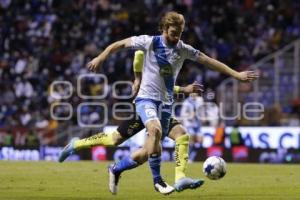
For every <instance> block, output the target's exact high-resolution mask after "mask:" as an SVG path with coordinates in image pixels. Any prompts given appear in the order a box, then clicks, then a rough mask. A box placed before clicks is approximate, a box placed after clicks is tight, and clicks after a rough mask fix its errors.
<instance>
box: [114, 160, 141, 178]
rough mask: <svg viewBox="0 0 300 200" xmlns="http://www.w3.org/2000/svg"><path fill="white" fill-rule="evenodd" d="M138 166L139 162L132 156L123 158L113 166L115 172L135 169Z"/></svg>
mask: <svg viewBox="0 0 300 200" xmlns="http://www.w3.org/2000/svg"><path fill="white" fill-rule="evenodd" d="M137 166H138V163H137V162H135V161H134V160H132V158H131V157H130V156H128V157H124V158H122V159H121V160H120V161H119V162H117V163H116V164H115V166H114V167H113V172H114V173H118V174H120V173H122V172H123V171H125V170H129V169H133V168H135V167H137Z"/></svg>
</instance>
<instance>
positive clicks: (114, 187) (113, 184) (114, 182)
mask: <svg viewBox="0 0 300 200" xmlns="http://www.w3.org/2000/svg"><path fill="white" fill-rule="evenodd" d="M114 166H115V164H110V165H109V166H108V174H109V183H108V187H109V191H110V192H111V193H112V194H114V195H116V194H117V193H118V183H119V180H120V177H121V176H120V175H121V174H118V173H114V170H113V168H114Z"/></svg>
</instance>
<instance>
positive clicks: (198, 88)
mask: <svg viewBox="0 0 300 200" xmlns="http://www.w3.org/2000/svg"><path fill="white" fill-rule="evenodd" d="M182 91H183V92H184V93H185V94H191V93H197V94H199V95H201V94H202V92H203V91H204V89H203V85H201V84H199V83H198V82H197V81H195V82H194V83H193V84H189V85H187V86H185V87H182Z"/></svg>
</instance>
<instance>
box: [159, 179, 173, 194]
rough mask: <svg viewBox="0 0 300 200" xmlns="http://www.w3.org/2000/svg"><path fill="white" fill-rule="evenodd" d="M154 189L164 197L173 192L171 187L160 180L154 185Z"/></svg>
mask: <svg viewBox="0 0 300 200" xmlns="http://www.w3.org/2000/svg"><path fill="white" fill-rule="evenodd" d="M154 188H155V190H156V191H157V192H159V193H161V194H164V195H168V194H171V193H172V192H174V190H175V189H174V188H173V187H172V186H170V185H168V184H167V183H166V182H165V181H164V180H162V179H161V180H160V181H158V182H157V183H155V184H154Z"/></svg>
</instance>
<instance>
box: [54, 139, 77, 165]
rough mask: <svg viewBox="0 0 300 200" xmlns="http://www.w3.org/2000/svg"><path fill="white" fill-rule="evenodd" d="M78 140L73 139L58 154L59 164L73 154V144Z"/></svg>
mask: <svg viewBox="0 0 300 200" xmlns="http://www.w3.org/2000/svg"><path fill="white" fill-rule="evenodd" d="M77 140H79V138H77V137H76V138H73V139H72V140H71V141H70V142H69V144H67V145H66V146H65V147H64V149H63V150H62V151H61V152H60V154H59V156H58V161H59V162H64V160H66V159H67V158H68V157H69V156H70V155H73V154H74V153H75V148H74V142H75V141H77Z"/></svg>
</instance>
